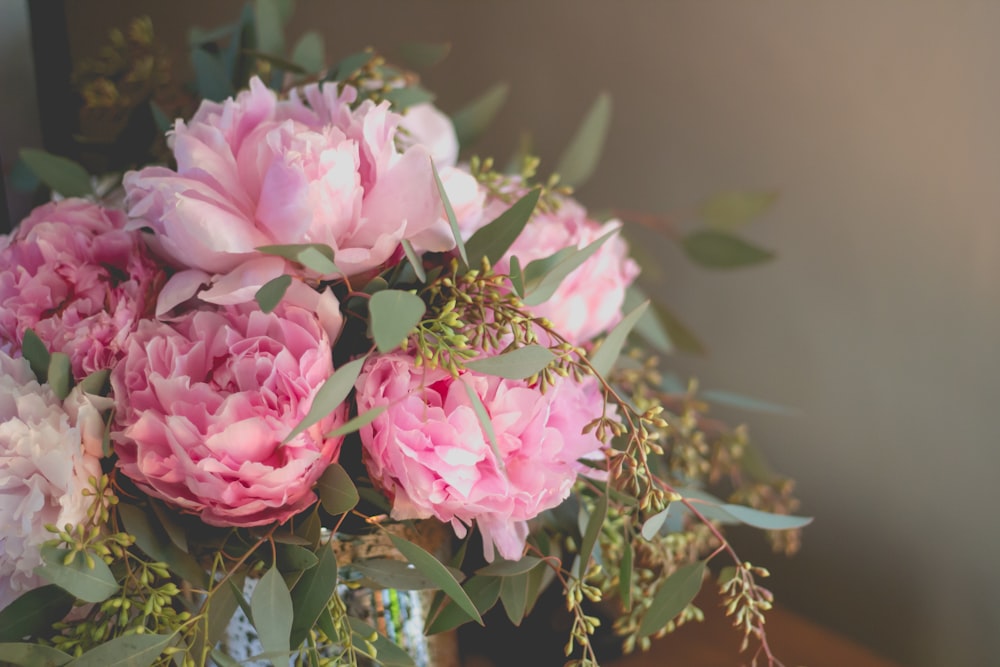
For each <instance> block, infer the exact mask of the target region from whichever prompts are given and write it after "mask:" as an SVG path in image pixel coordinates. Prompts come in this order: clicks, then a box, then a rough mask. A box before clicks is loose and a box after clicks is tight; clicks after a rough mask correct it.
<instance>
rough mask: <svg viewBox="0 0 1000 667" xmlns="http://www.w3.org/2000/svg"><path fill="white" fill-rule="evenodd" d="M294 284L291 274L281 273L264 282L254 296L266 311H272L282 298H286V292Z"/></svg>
mask: <svg viewBox="0 0 1000 667" xmlns="http://www.w3.org/2000/svg"><path fill="white" fill-rule="evenodd" d="M291 284H292V277H291V276H289V275H281V276H278V277H277V278H272V279H271V280H268V281H267V282H266V283H264V284H263V285H262V286H261V288H260V289H259V290H257V293H256V294H254V295H253V298H254V299H256V300H257V305H259V306H260V309H261V310H262V311H264V312H265V313H270V312H271V311H273V310H274V309H275V308H277V307H278V304H279V303H281V300H282V299H283V298H285V292H287V291H288V288H289V287H290V286H291Z"/></svg>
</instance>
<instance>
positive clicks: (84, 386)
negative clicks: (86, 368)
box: [76, 368, 111, 396]
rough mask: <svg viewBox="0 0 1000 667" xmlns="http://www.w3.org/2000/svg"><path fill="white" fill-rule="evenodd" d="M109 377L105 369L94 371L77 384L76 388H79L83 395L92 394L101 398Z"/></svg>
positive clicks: (109, 373)
mask: <svg viewBox="0 0 1000 667" xmlns="http://www.w3.org/2000/svg"><path fill="white" fill-rule="evenodd" d="M110 377H111V371H110V370H108V369H107V368H102V369H101V370H99V371H94V372H93V373H91V374H90V375H88V376H87V377H85V378H83V379H82V380H80V381H79V382H78V383H77V385H76V386H77V387H79V388H80V391H82V392H83V393H85V394H93V395H94V396H103V395H104V392H105V391H106V390H107V388H108V378H110Z"/></svg>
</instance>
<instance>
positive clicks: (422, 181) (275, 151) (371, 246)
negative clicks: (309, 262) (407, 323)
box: [125, 79, 454, 303]
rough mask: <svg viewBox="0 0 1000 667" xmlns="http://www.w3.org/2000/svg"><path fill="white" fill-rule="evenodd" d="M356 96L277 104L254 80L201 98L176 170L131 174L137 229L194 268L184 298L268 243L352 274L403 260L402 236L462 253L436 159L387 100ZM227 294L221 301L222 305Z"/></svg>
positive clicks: (184, 126)
mask: <svg viewBox="0 0 1000 667" xmlns="http://www.w3.org/2000/svg"><path fill="white" fill-rule="evenodd" d="M355 100H356V91H355V90H354V89H353V88H350V87H345V88H344V89H343V92H342V93H340V94H339V95H338V93H337V86H335V85H325V86H322V87H320V86H319V85H310V86H306V87H305V88H304V89H303V90H302V92H301V94H299V93H298V91H295V92H293V94H292V96H291V97H290V99H288V100H278V98H277V97H276V96H275V94H274V92H272V91H271V90H269V89H268V88H266V87H265V86H264V84H262V83H261V82H260V81H259V80H258V79H254V80H252V81H251V83H250V89H249V90H248V91H244V92H242V93H240V94H239V95H238V96H237V97H236V98H235V99H229V100H226V101H225V102H222V103H216V102H209V101H206V102H203V103H202V105H201V107H200V108H199V110H198V112H197V113H196V114H195V115H194V117H193V118H192V119H191V120H190V121H189V122H187V123H184V122H183V121H178V122H177V124H176V126H175V128H174V130H173V133H172V146H173V151H174V156H175V157H176V159H177V171H173V170H170V169H167V168H164V167H147V168H145V169H143V170H141V171H138V172H131V173H129V174H127V175H126V177H125V189H126V193H127V202H128V213H129V216H130V217H131V218H133V220H132V222H131V223H130V224H131V225H132V226H133V227H135V228H142V227H149V228H151V229H152V230H153V231H154V232H155V241H154V243H155V244H156V245H157V247H158V248H159V249H160V251H161V252H162V253H163V254H164V255H165V256H166V257H167V258H168V259H169V260H170V261H172V262H173V263H174V264H176V265H177V266H178V267H182V268H187V269H190V270H192V271H194V272H196V275H195V276H191V275H187V276H186V277H185V278H184V280H185V289H186V290H187V291H188V292H189V293H188V294H186V295H181V296H176V294H175V295H174V296H172V299H173V300H174V302H179V301H180V300H183V298H182V297H184V296H193V295H194V293H195V291H197V289H198V287H199V284H200V283H201V282H203V283H206V284H208V283H212V282H214V281H215V280H216V279H217V278H216V276H219V275H223V276H224V275H227V274H233V273H234V272H238V271H239V270H240V267H241V266H243V265H244V264H245V263H247V262H248V261H251V260H254V259H259V258H261V257H262V255H261V253H260V252H259V251H257V250H256V248H257V247H259V246H263V245H272V244H274V245H285V244H301V243H319V244H325V245H328V246H329V247H331V248H332V249H333V251H334V261H335V262H336V264H337V267H338V268H339V269H340V271H342V272H343V274H344V275H348V276H353V275H356V274H360V273H363V272H367V271H370V270H373V269H377V268H378V267H379V266H380V265H382V264H383V263H385V262H386V261H388V260H390V259H392V258H394V257H395V258H397V259H398V257H399V256H400V255H398V253H397V250H398V248H399V244H400V242H401V241H403V240H404V239H405V240H410V241H412V242H413V243H414V244H415V245H416V246H418V247H420V248H424V249H427V250H435V251H444V250H448V249H450V248H452V247H453V246H454V239H453V238H452V236H451V234H450V232H449V230H448V224H447V221H446V220H444V219H443V217H442V216H443V209H442V206H441V199H440V196H439V194H438V190H437V185H436V184H435V181H434V176H433V171H432V156H431V153H430V152H429V151H428V149H427V148H426V147H424V146H423V145H420V144H414V143H412V137H409V136H408V137H407V139H411V141H409V142H406V141H401V139H402V138H403V134H404V133H401V132H398V131H397V128H398V126H399V125H400V123H401V122H402V119H401V117H400V116H399V114H396V113H394V112H392V111H390V110H389V104H388V103H387V102H385V103H382V104H378V105H376V104H374V103H373V102H371V101H368V100H366V101H364V102H362V103H361V104H359V105H358V106H357V108H352V103H354V102H355ZM415 120H416V121H420V120H421V117H420V116H419V112H418V117H417V118H416V119H415ZM424 120H426V119H424ZM420 129H423V126H422V125H421V126H420ZM407 143H409V145H406V144H407ZM401 146H403V147H402V148H401ZM446 157H447V156H446ZM283 271H284V272H288V269H285V268H284V267H283V266H282V265H280V264H279V266H278V268H277V273H279V274H280V273H281V272H283ZM274 274H275V269H274V267H267V268H266V270H265V269H262V268H260V267H257V268H255V269H254V270H252V271H245V270H244V271H243V272H242V273H239V275H240V278H239V280H238V281H230V284H228V286H227V287H226V288H225V290H228V291H233V290H239V289H241V288H243V289H244V292H252V291H253V289H247V288H254V289H255V288H256V287H259V286H260V285H262V284H263V282H266V280H267V279H268V277H269V276H270V277H273V276H274ZM339 275H340V274H329V275H324V276H323V277H324V278H330V279H332V278H336V277H338V276H339ZM312 277H314V278H315V277H318V276H315V275H312ZM233 282H236V283H237V284H235V285H234V284H231V283H233ZM174 292H175V290H173V289H172V290H171V293H172V294H173V293H174ZM225 299H226V294H222V293H219V291H218V290H217V291H216V293H214V294H213V301H214V302H215V303H225V302H226V301H225ZM231 301H232V300H230V302H231Z"/></svg>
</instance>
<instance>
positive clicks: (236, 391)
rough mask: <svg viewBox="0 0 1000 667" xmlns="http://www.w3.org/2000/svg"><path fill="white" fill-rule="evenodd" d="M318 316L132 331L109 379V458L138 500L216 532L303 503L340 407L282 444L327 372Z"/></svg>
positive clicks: (251, 317)
mask: <svg viewBox="0 0 1000 667" xmlns="http://www.w3.org/2000/svg"><path fill="white" fill-rule="evenodd" d="M332 372H333V363H332V361H331V354H330V339H329V337H328V336H327V334H326V331H325V330H324V329H323V328H322V326H321V325H320V322H319V318H318V317H317V316H316V315H315V314H314V313H312V312H310V311H308V310H305V309H302V308H297V307H294V306H287V305H286V306H283V307H280V308H279V309H278V310H277V311H275V312H273V313H270V314H265V313H263V312H261V311H260V310H259V309H257V308H256V306H255V305H254V306H246V307H228V308H222V309H218V310H200V311H192V312H188V313H187V314H185V315H184V316H183V317H181V318H180V319H179V320H177V321H176V322H173V323H171V324H165V323H161V322H155V321H151V320H145V321H143V322H141V323H140V325H139V328H138V330H137V331H136V333H135V335H134V336H133V337H132V339H131V341H130V344H129V349H128V354H127V355H126V357H125V359H124V361H123V362H122V363H121V364H119V365H118V366H117V367H116V368H115V370H114V372H113V373H112V376H111V381H112V387H113V389H114V395H115V399H116V401H117V403H118V411H117V413H116V415H115V418H116V421H117V426H118V429H119V430H117V431H116V432H115V433H114V438H115V442H116V445H115V451H116V452H117V453H118V457H119V461H118V465H119V467H120V468H121V470H122V472H124V473H125V474H126V475H128V476H129V477H130V478H132V480H133V481H135V483H136V484H137V485H138V486H139V487H140V488H141V489H143V490H144V491H146V492H148V493H150V494H151V495H154V496H156V497H158V498H162V499H163V500H166V501H168V502H170V503H173V504H174V505H177V506H179V507H180V508H182V509H183V510H186V511H188V512H191V513H195V514H198V515H200V516H201V518H202V520H203V521H205V522H206V523H209V524H212V525H217V526H256V525H262V524H267V523H271V522H275V521H277V522H282V521H285V520H286V519H288V518H289V517H291V516H292V515H293V514H295V513H297V512H300V511H302V510H304V509H305V508H307V507H308V506H309V505H310V504H311V503H312V502H313V501H314V500H315V499H316V497H315V495H314V493H313V491H312V487H313V484H314V483H315V482H316V480H317V479H318V478H319V476H320V475H321V474H322V473H323V471H324V470H325V469H326V467H327V465H329V464H330V462H332V461H334V460H336V458H337V456H338V454H339V452H340V445H341V442H342V440H343V438H342V437H337V438H328V437H326V436H325V434H326V433H327V432H329V431H331V430H332V429H334V428H336V427H337V426H340V425H341V424H342V423H343V421H344V414H345V409H344V408H341V409H338V410H335V411H334V412H333V413H332V414H330V415H328V416H327V417H325V418H324V419H322V420H320V421H319V423H317V424H315V425H313V426H312V427H310V428H308V429H306V430H305V431H304V432H303V433H301V434H300V435H298V436H296V437H295V438H293V439H292V440H291V441H290V442H288V443H285V444H282V441H283V440H284V439H285V438H286V436H288V434H289V433H290V432H291V431H292V429H293V428H294V427H295V426H296V425H297V424H298V423H299V422H300V421H301V420H302V418H303V417H304V416H305V414H306V412H307V410H308V409H309V407H310V405H311V404H312V401H313V397H314V396H315V395H316V392H317V391H318V389H319V388H320V387H321V386H322V384H323V383H324V381H326V379H327V378H328V377H329V376H330V375H331V374H332Z"/></svg>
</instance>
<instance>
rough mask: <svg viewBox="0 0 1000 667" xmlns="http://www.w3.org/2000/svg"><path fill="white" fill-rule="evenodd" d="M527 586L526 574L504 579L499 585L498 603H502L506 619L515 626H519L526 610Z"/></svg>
mask: <svg viewBox="0 0 1000 667" xmlns="http://www.w3.org/2000/svg"><path fill="white" fill-rule="evenodd" d="M528 584H529V578H528V573H527V572H522V573H521V574H515V575H512V576H509V577H504V578H503V581H502V583H501V584H500V601H501V602H503V608H504V611H506V612H507V618H509V619H510V622H511V623H513V624H514V625H515V626H519V625H521V621H522V620H524V613H525V611H526V610H527V608H528Z"/></svg>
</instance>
